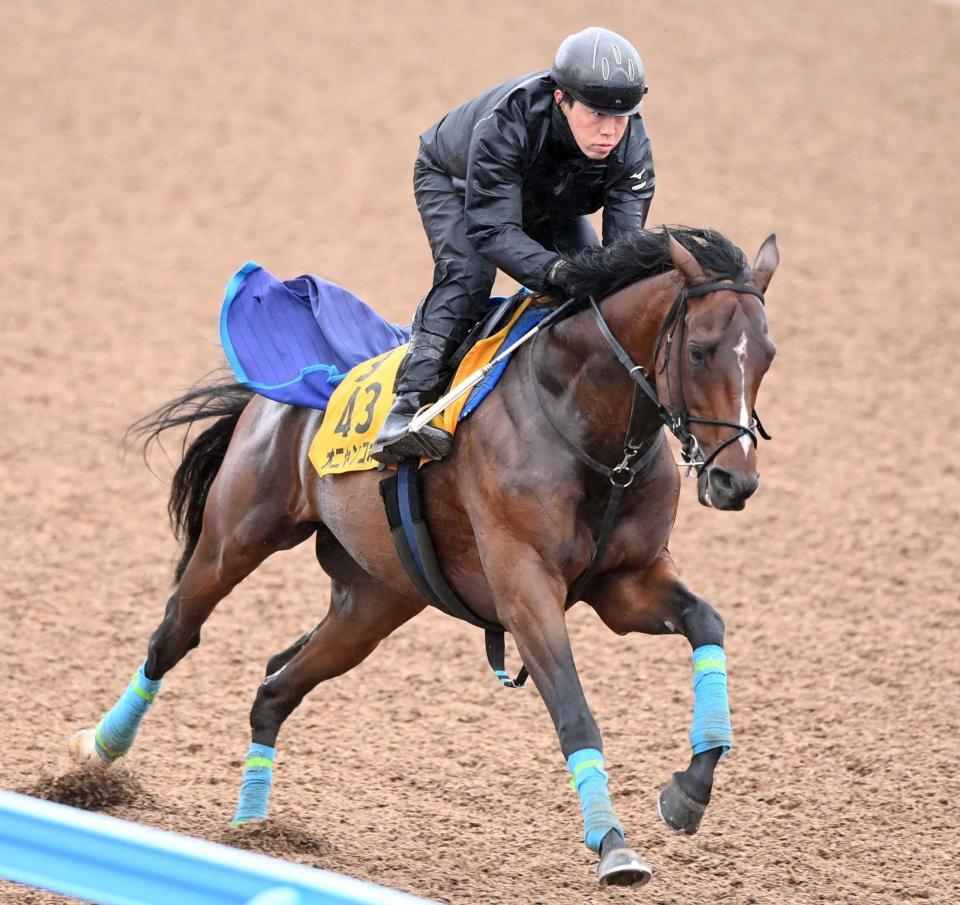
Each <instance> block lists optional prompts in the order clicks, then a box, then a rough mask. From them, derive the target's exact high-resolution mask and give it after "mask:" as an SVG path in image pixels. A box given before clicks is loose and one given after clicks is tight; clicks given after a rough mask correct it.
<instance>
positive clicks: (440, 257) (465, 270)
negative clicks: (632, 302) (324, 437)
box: [397, 149, 599, 392]
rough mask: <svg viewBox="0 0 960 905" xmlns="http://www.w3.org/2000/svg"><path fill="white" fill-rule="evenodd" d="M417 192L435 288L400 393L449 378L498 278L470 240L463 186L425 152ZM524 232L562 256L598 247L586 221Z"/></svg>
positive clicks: (419, 316)
mask: <svg viewBox="0 0 960 905" xmlns="http://www.w3.org/2000/svg"><path fill="white" fill-rule="evenodd" d="M458 183H459V184H458ZM413 191H414V196H415V197H416V200H417V208H418V209H419V211H420V217H421V219H422V220H423V228H424V230H425V232H426V234H427V239H428V240H429V242H430V250H431V251H432V252H433V261H434V272H433V286H432V288H431V289H430V291H429V292H428V293H427V294H426V295H425V296H424V298H423V301H422V302H421V303H420V306H419V308H418V309H417V313H416V316H415V317H414V321H413V333H414V335H413V337H412V341H411V350H410V358H409V361H408V362H407V363H406V364H405V366H404V369H403V373H402V376H401V377H400V378H399V380H398V381H397V389H398V390H399V391H400V392H407V391H408V390H413V391H416V390H420V391H424V390H433V389H434V386H432V385H429V386H428V384H433V383H434V382H437V381H440V380H442V379H443V378H445V377H446V376H447V375H446V373H445V368H442V366H443V365H445V361H444V360H443V359H448V358H449V356H450V355H451V354H452V353H453V351H454V349H456V347H457V346H458V345H459V344H460V343H461V342H462V341H463V339H464V338H465V337H466V335H467V333H469V332H470V330H471V329H472V328H473V327H474V326H476V324H477V322H478V321H479V320H480V318H481V317H482V316H483V313H484V310H485V308H486V306H487V302H488V300H489V298H490V290H491V289H492V288H493V281H494V278H495V277H496V274H497V269H496V267H495V266H494V265H493V264H492V263H491V262H490V261H488V260H487V259H486V258H484V257H483V256H482V255H481V254H480V253H479V252H478V251H477V250H476V248H474V246H473V244H472V243H471V242H470V240H469V239H468V238H467V233H466V217H465V210H464V207H465V201H464V187H463V184H462V181H461V180H454V179H453V178H451V177H450V176H449V175H448V174H447V173H446V172H444V171H443V170H442V169H440V167H439V166H437V164H436V163H434V162H433V161H432V160H431V159H430V158H429V157H428V156H427V155H426V154H425V153H424V152H423V150H422V149H421V151H420V153H419V154H418V155H417V159H416V162H415V163H414V166H413ZM525 231H526V232H527V234H528V235H529V236H530V238H532V239H534V240H535V241H537V242H539V243H540V244H541V245H543V246H544V248H548V249H551V250H555V251H556V252H557V254H562V255H569V254H573V253H575V252H577V251H579V250H580V249H582V248H584V247H586V246H587V245H597V244H599V240H598V239H597V234H596V231H595V230H594V229H593V226H592V225H591V224H590V221H589V220H588V219H587V218H586V217H572V218H569V219H562V220H561V219H558V218H556V217H552V218H548V217H543V218H540V219H539V220H535V221H534V222H533V224H532V225H528V226H527V227H525ZM423 334H430V335H429V336H423ZM418 335H419V338H420V341H419V342H418V341H417V340H418ZM441 371H442V373H441Z"/></svg>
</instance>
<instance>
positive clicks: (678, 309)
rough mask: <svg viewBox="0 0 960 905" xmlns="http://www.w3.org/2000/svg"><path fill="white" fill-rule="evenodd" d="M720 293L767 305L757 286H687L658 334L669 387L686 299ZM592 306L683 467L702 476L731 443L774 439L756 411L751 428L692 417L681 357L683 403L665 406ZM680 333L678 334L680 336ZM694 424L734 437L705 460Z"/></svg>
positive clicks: (607, 339) (723, 283)
mask: <svg viewBox="0 0 960 905" xmlns="http://www.w3.org/2000/svg"><path fill="white" fill-rule="evenodd" d="M721 290H727V291H730V292H736V293H746V294H748V295H754V296H756V297H757V298H758V299H760V304H761V305H763V304H764V298H763V293H762V292H761V291H760V290H759V289H757V288H756V287H755V286H748V285H746V284H745V283H736V282H733V281H732V280H719V281H716V282H713V283H700V284H699V285H697V286H684V288H683V289H681V290H680V294H679V295H678V296H677V297H676V299H675V300H674V302H673V304H672V305H671V306H670V310H669V311H668V312H667V316H666V318H665V319H664V321H663V325H662V326H661V327H660V332H659V334H658V335H657V344H656V347H655V349H654V353H653V360H654V362H656V360H657V358H658V357H659V355H660V350H661V349H663V367H662V368H661V369H660V373H661V374H662V373H666V375H667V386H668V388H669V386H670V371H669V370H668V368H669V366H670V356H671V354H672V351H673V347H674V337H677V339H676V343H677V345H678V346H679V347H680V348H681V349H682V348H683V340H684V337H685V336H686V331H687V300H688V299H691V298H700V297H702V296H705V295H710V294H711V293H714V292H720V291H721ZM590 305H591V306H592V308H593V313H594V315H595V316H596V319H597V326H598V327H599V328H600V334H601V335H602V336H603V339H604V341H605V342H606V344H607V345H608V346H609V347H610V349H611V351H612V352H613V354H614V355H616V357H617V360H618V361H619V362H620V364H622V365H623V367H624V368H625V369H626V371H627V373H628V374H629V375H630V379H631V380H633V382H634V384H635V386H636V389H635V391H634V393H635V394H636V390H639V391H640V392H642V393H643V394H644V395H645V396H646V397H647V399H649V400H650V402H652V403H653V405H654V407H655V408H656V410H657V414H658V415H659V416H660V420H661V422H663V424H665V425H666V426H667V428H669V430H670V432H671V433H672V434H673V435H674V436H675V437H676V438H677V439H678V440H679V441H680V444H681V456H682V457H683V464H685V465H687V466H689V467H690V468H694V469H696V472H697V474H698V475H699V474H701V473H702V472H703V471H704V469H706V468H709V466H710V463H711V462H713V460H714V459H715V458H716V457H717V456H718V455H719V454H720V453H721V452H722V451H723V450H724V449H726V448H727V447H728V446H729V445H730V444H731V443H735V442H736V441H737V440H739V439H740V438H741V437H749V438H750V440H751V442H752V443H753V445H754V447H756V446H757V443H758V440H757V434H759V435H760V436H761V437H763V439H764V440H771V439H773V438H772V437H771V436H770V435H769V434H768V433H767V432H766V431H765V430H764V428H763V424H761V423H760V418H759V417H758V416H757V411H756V409H754V410H753V412H752V417H753V420H752V421H751V423H750V424H749V425H743V424H740V423H739V422H733V421H718V420H716V419H714V418H698V417H695V416H693V415H691V414H690V411H689V409H688V408H687V403H686V400H685V399H684V396H683V358H682V357H681V358H680V404H679V406H678V407H677V408H673V407H672V396H673V394H672V393H669V396H670V397H671V399H670V401H669V402H668V405H666V406H665V405H664V404H663V403H662V402H661V401H660V397H659V396H658V395H657V391H656V388H655V387H654V386H653V384H652V383H651V382H650V380H649V376H650V375H649V374H648V373H647V370H646V368H644V367H643V365H638V364H636V363H635V362H634V361H633V359H632V358H630V355H629V354H628V353H627V350H626V349H624V348H623V346H622V345H620V343H619V341H618V340H617V338H616V337H615V336H614V335H613V331H611V329H610V326H609V324H607V322H606V321H605V320H604V317H603V314H602V313H601V312H600V307H599V305H597V303H596V301H595V300H594V298H593V297H592V296H591V297H590ZM678 331H679V333H678ZM691 424H712V425H714V426H717V427H729V428H731V429H732V430H733V431H734V433H733V434H731V436H729V437H728V438H727V439H726V440H724V441H723V442H722V443H720V444H719V445H718V446H717V448H716V449H714V451H713V452H712V453H710V455H709V456H707V457H706V458H704V455H703V451H702V450H701V449H700V444H699V443H698V442H697V438H696V437H695V436H694V435H693V433H692V431H691V430H690V425H691Z"/></svg>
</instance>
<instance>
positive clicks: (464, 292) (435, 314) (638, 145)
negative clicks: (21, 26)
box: [371, 28, 655, 463]
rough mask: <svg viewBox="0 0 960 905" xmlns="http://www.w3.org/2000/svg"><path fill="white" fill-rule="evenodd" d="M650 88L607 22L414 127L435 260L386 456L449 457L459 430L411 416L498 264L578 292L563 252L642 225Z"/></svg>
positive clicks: (529, 281) (425, 399)
mask: <svg viewBox="0 0 960 905" xmlns="http://www.w3.org/2000/svg"><path fill="white" fill-rule="evenodd" d="M646 92H647V86H646V81H645V78H644V68H643V62H642V61H641V59H640V56H639V55H638V54H637V52H636V50H634V48H633V46H632V45H631V44H630V43H629V42H628V41H627V40H625V39H624V38H622V37H620V36H619V35H617V34H615V33H614V32H612V31H608V30H607V29H605V28H587V29H585V30H584V31H581V32H578V33H577V34H574V35H570V36H569V37H568V38H566V40H564V41H563V43H562V44H561V45H560V47H559V49H558V50H557V54H556V58H555V60H554V64H553V68H552V69H551V70H549V71H545V72H536V73H533V74H531V75H525V76H522V77H520V78H515V79H511V80H510V81H508V82H504V83H502V84H500V85H497V86H496V87H495V88H492V89H491V90H489V91H487V92H485V93H484V94H481V95H479V96H478V97H475V98H474V99H473V100H470V101H467V102H466V103H465V104H463V105H462V106H460V107H457V108H456V109H455V110H453V111H451V112H450V113H448V114H447V115H446V116H445V117H443V119H441V120H440V121H439V122H438V123H436V124H435V125H433V126H431V127H430V128H429V129H427V131H426V132H424V133H423V134H422V135H421V136H420V152H419V154H418V155H417V159H416V162H415V164H414V168H413V188H414V194H415V196H416V200H417V207H418V209H419V210H420V216H421V218H422V219H423V228H424V230H425V231H426V233H427V238H428V240H429V241H430V249H431V251H432V252H433V259H434V263H435V269H434V276H433V288H432V289H431V290H430V291H429V292H428V293H427V294H426V296H425V297H424V299H423V301H422V302H421V303H420V306H419V308H418V309H417V313H416V316H415V317H414V321H413V332H412V334H411V338H410V349H409V352H408V354H407V356H406V358H405V359H404V361H403V363H402V364H401V366H400V371H399V373H398V376H397V383H396V392H397V396H396V399H395V400H394V403H393V406H392V408H391V409H390V414H389V415H388V416H387V420H386V421H385V422H384V425H383V428H382V429H381V430H380V433H379V435H378V436H377V439H376V441H375V442H374V445H373V447H372V451H371V452H372V455H373V458H375V459H377V460H378V461H380V462H384V463H393V462H398V461H400V460H402V459H404V458H407V457H408V456H430V457H431V458H435V459H437V458H442V457H443V456H444V455H446V454H447V453H448V452H449V451H450V449H451V447H452V442H453V438H452V437H451V436H450V435H449V434H448V433H447V432H446V431H443V430H440V429H439V428H436V427H433V426H432V425H428V426H427V427H424V428H423V429H422V430H421V431H419V432H418V433H416V434H413V433H411V432H410V431H409V430H408V427H409V423H410V419H411V418H412V417H413V416H414V415H415V414H416V413H417V411H418V410H419V409H421V408H422V407H423V406H425V405H429V404H430V403H433V402H435V401H436V400H437V399H438V398H439V396H440V395H441V393H442V391H443V389H444V387H445V385H446V383H447V381H448V380H449V378H450V373H449V368H448V364H447V363H448V362H449V360H450V357H451V356H452V355H453V353H454V351H455V350H456V349H457V347H458V346H459V344H460V343H461V342H462V341H463V340H464V338H465V337H466V335H467V333H469V331H470V330H471V329H472V328H473V327H474V326H475V325H476V324H477V323H478V322H479V320H480V319H481V317H482V315H483V313H484V309H485V307H486V306H487V303H488V301H489V297H490V291H491V289H492V288H493V281H494V278H495V276H496V271H497V268H500V269H501V270H503V271H505V272H506V273H507V274H509V275H510V276H511V277H513V279H515V280H516V281H517V282H519V283H521V284H522V285H524V286H526V287H528V288H530V289H534V290H539V291H546V292H549V291H551V290H558V291H559V292H560V293H562V294H563V295H565V296H569V295H571V294H573V293H574V291H575V289H576V286H575V285H574V280H573V276H572V274H571V273H570V270H571V268H568V267H567V258H568V257H570V256H571V255H574V254H576V252H578V251H579V250H581V249H583V248H584V247H586V246H588V245H596V244H598V239H597V235H596V232H595V231H594V229H593V227H592V226H591V225H590V222H589V221H588V220H587V218H586V216H585V215H586V214H589V213H593V212H594V211H597V210H599V209H600V208H603V244H604V245H608V244H609V243H610V242H611V241H613V240H614V239H615V238H616V237H617V236H618V235H619V234H620V233H621V232H624V231H626V230H632V229H636V228H639V227H642V226H643V225H644V223H645V222H646V218H647V211H648V209H649V207H650V202H651V199H652V198H653V191H654V184H655V180H654V172H653V158H652V156H651V151H650V140H649V139H648V138H647V134H646V132H645V130H644V127H643V120H642V119H641V118H640V106H641V102H642V101H643V96H644V95H645V94H646Z"/></svg>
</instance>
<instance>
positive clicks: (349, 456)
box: [309, 299, 530, 476]
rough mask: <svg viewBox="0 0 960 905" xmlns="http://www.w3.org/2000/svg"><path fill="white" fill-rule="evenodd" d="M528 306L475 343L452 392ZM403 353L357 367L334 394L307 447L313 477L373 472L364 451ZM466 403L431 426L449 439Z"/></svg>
mask: <svg viewBox="0 0 960 905" xmlns="http://www.w3.org/2000/svg"><path fill="white" fill-rule="evenodd" d="M529 304H530V300H529V299H528V300H526V301H525V302H524V303H523V304H522V305H520V307H519V308H518V309H517V310H516V311H515V312H514V314H513V317H511V318H510V321H509V323H508V324H507V325H506V326H505V327H504V328H503V329H502V330H499V331H498V332H497V333H494V334H493V336H490V337H488V338H487V339H483V340H480V342H478V343H477V344H476V345H475V346H473V348H472V349H470V351H469V352H468V353H467V354H466V356H465V357H464V359H463V361H462V362H461V364H460V367H459V368H458V369H457V374H456V377H454V380H453V385H454V386H456V384H457V383H459V382H460V381H461V380H463V379H464V378H465V377H469V376H470V375H471V374H472V373H473V372H474V371H477V370H479V369H480V368H482V367H483V366H484V365H486V364H488V363H489V362H490V361H491V360H492V359H493V358H494V357H495V356H496V354H497V352H498V351H499V350H500V347H501V346H502V345H503V341H504V340H505V339H506V337H507V334H508V333H509V332H510V328H511V327H512V326H513V325H514V323H515V322H516V321H517V319H518V318H519V317H520V315H521V314H522V313H523V312H524V311H525V310H526V308H527V306H528V305H529ZM406 353H407V347H406V345H403V346H398V347H397V348H396V349H391V350H390V351H389V352H385V353H384V354H383V355H378V356H377V357H376V358H371V359H370V360H369V361H365V362H363V363H362V364H358V365H357V366H356V367H355V368H354V369H353V370H352V371H350V372H349V373H348V374H347V376H346V377H344V378H343V381H342V382H341V383H340V385H339V386H338V387H337V388H336V390H334V393H333V396H332V397H331V398H330V405H329V406H328V408H327V411H326V412H325V413H324V416H323V423H322V424H321V425H320V429H319V430H318V431H317V435H316V436H315V437H314V438H313V442H312V443H311V444H310V454H309V455H310V461H311V462H312V463H313V466H314V468H316V470H317V473H318V474H319V475H321V476H322V475H329V474H343V473H344V472H347V471H368V470H369V469H372V468H376V467H377V465H378V464H379V463H378V462H377V461H376V459H371V458H370V447H371V445H372V444H373V441H374V439H375V438H376V436H377V433H378V431H379V430H380V425H382V424H383V422H384V421H385V420H386V417H387V412H389V411H390V405H391V403H392V402H393V385H394V382H395V381H396V379H397V369H398V368H399V367H400V362H401V361H403V356H404V355H406ZM469 398H470V393H464V394H463V395H462V396H461V397H460V398H459V399H457V400H456V401H455V402H452V403H450V405H448V406H447V407H446V408H445V409H444V410H443V413H442V414H440V415H438V416H437V417H436V418H435V419H434V421H433V423H434V424H436V425H437V426H438V427H442V428H443V429H444V430H446V431H449V432H450V433H451V434H452V433H453V432H454V430H455V429H456V426H457V422H458V421H459V419H460V413H461V412H462V411H463V407H464V406H465V405H466V404H467V400H468V399H469Z"/></svg>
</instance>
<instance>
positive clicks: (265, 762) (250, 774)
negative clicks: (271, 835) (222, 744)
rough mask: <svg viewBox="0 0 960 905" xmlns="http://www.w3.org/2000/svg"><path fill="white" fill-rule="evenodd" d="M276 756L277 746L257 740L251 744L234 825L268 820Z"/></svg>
mask: <svg viewBox="0 0 960 905" xmlns="http://www.w3.org/2000/svg"><path fill="white" fill-rule="evenodd" d="M276 757H277V749H276V748H271V747H269V746H268V745H258V744H256V743H255V742H254V743H252V744H251V745H250V750H249V751H248V752H247V762H246V766H245V768H244V771H243V784H242V785H241V786H240V801H239V802H238V803H237V814H236V816H235V817H234V818H233V826H243V824H245V823H248V822H249V821H251V820H266V819H267V817H268V816H269V814H270V786H272V785H273V765H274V763H275V762H276Z"/></svg>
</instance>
